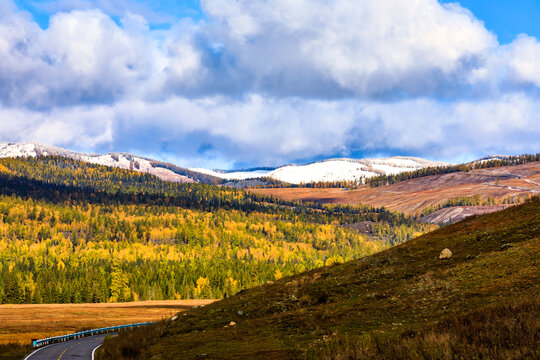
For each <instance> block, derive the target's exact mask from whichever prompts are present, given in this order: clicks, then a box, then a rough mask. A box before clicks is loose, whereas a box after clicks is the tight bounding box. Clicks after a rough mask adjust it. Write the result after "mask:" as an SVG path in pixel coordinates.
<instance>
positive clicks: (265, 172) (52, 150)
mask: <svg viewBox="0 0 540 360" xmlns="http://www.w3.org/2000/svg"><path fill="white" fill-rule="evenodd" d="M39 155H58V156H65V157H68V158H71V159H74V160H79V161H84V162H88V163H93V164H99V165H105V166H112V167H118V168H122V169H129V170H135V171H139V172H146V173H150V174H153V175H155V176H157V177H159V178H161V179H162V180H166V181H174V182H193V181H194V180H193V179H191V178H189V177H186V176H183V175H179V174H177V173H175V172H173V171H171V170H169V169H166V168H165V167H162V166H157V165H156V162H155V161H153V160H151V159H147V158H144V157H141V156H135V155H131V154H126V153H121V154H119V153H109V154H105V155H100V154H85V153H80V152H76V151H71V150H66V149H62V148H59V147H54V146H46V145H41V144H34V143H0V158H2V157H25V156H39ZM445 165H447V164H445V163H442V162H434V161H429V160H425V159H421V158H416V157H405V156H394V157H389V158H379V159H347V158H340V159H328V160H322V161H318V162H313V163H310V164H305V165H285V166H281V167H278V168H276V169H253V170H239V171H219V170H208V169H202V168H193V169H190V170H191V171H194V172H198V173H202V174H206V175H211V176H214V177H217V178H221V179H225V180H245V179H257V178H263V177H269V178H273V179H276V180H280V181H284V182H287V183H291V184H302V183H303V184H306V183H311V182H335V181H355V182H363V181H364V180H365V179H366V178H370V177H373V176H377V175H391V174H399V173H402V172H407V171H414V170H418V169H422V168H425V167H434V166H445Z"/></svg>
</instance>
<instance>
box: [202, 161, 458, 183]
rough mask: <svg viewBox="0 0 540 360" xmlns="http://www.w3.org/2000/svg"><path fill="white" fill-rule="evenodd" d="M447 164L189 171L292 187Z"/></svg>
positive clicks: (371, 163) (342, 163)
mask: <svg viewBox="0 0 540 360" xmlns="http://www.w3.org/2000/svg"><path fill="white" fill-rule="evenodd" d="M445 165H447V164H446V163H442V162H435V161H429V160H425V159H420V158H415V157H403V156H395V157H390V158H383V159H361V160H356V159H330V160H323V161H318V162H314V163H311V164H307V165H286V166H282V167H279V168H276V169H273V170H253V171H237V172H234V171H233V172H230V171H219V170H208V169H201V168H192V169H191V170H192V171H197V172H200V173H204V174H208V175H211V176H215V177H220V178H222V179H226V180H245V179H252V178H262V177H270V178H272V179H276V180H280V181H284V182H287V183H291V184H300V183H310V182H334V181H363V180H364V179H366V178H370V177H373V176H377V175H390V174H398V173H401V172H406V171H414V170H418V169H422V168H425V167H434V166H445Z"/></svg>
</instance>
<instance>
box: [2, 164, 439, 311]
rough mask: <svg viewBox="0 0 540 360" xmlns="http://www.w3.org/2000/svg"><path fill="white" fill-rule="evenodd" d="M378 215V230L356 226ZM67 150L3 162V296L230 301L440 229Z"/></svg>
mask: <svg viewBox="0 0 540 360" xmlns="http://www.w3.org/2000/svg"><path fill="white" fill-rule="evenodd" d="M362 221H370V222H375V223H378V224H379V225H378V226H374V227H373V228H374V229H375V230H374V231H373V233H372V234H361V233H359V232H357V231H354V230H353V229H351V228H350V227H348V226H347V225H348V224H354V223H358V222H362ZM431 228H432V226H431V225H426V224H419V223H416V222H414V221H413V220H412V219H411V218H409V217H405V216H404V215H402V214H398V213H393V212H390V211H387V210H385V209H376V208H372V207H352V206H331V207H330V206H322V205H320V204H300V203H296V202H286V201H282V200H277V199H274V198H267V197H263V196H260V195H255V194H252V193H247V192H244V191H242V190H237V189H230V188H225V187H217V186H211V185H204V184H198V183H196V184H179V183H170V182H164V181H161V180H159V179H158V178H156V177H154V176H151V175H148V174H142V173H138V172H133V171H128V170H121V169H117V168H110V167H104V166H99V165H92V164H87V163H82V162H77V161H74V160H70V159H67V158H63V157H54V156H50V157H38V158H17V159H1V160H0V303H72V302H73V303H79V302H117V301H132V300H154V299H156V300H157V299H190V298H221V297H226V296H230V295H233V294H235V293H237V292H238V291H240V290H242V289H245V288H248V287H252V286H255V285H258V284H261V283H265V282H267V281H272V280H275V279H279V278H280V277H282V276H285V275H290V274H294V273H298V272H301V271H304V270H307V269H310V268H314V267H319V266H323V265H328V264H332V263H335V262H343V261H346V260H350V259H353V258H358V257H361V256H365V255H368V254H371V253H374V252H376V251H380V250H382V249H384V248H386V247H388V246H390V245H391V244H396V243H400V242H403V241H406V240H408V239H410V238H412V237H413V236H415V235H418V234H420V233H423V232H426V231H428V230H429V229H431Z"/></svg>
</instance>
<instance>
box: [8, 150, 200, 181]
mask: <svg viewBox="0 0 540 360" xmlns="http://www.w3.org/2000/svg"><path fill="white" fill-rule="evenodd" d="M40 155H44V156H46V155H57V156H64V157H67V158H70V159H73V160H77V161H83V162H87V163H92V164H96V165H104V166H111V167H117V168H121V169H126V170H133V171H138V172H142V173H150V174H152V175H155V176H157V177H158V178H160V179H162V180H165V181H171V182H181V183H185V182H193V179H190V178H188V177H186V176H182V175H179V174H177V173H175V172H173V171H171V170H169V169H165V168H163V167H160V166H154V165H152V160H151V159H147V158H144V157H140V156H135V155H131V154H125V153H121V154H117V153H110V154H105V155H100V154H85V153H80V152H76V151H71V150H66V149H62V148H59V147H55V146H47V145H41V144H35V143H0V158H5V157H28V156H30V157H35V156H40Z"/></svg>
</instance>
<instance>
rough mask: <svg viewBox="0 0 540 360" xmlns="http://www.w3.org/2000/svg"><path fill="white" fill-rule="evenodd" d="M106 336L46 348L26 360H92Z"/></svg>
mask: <svg viewBox="0 0 540 360" xmlns="http://www.w3.org/2000/svg"><path fill="white" fill-rule="evenodd" d="M104 338H105V334H101V335H96V336H89V337H85V338H81V339H76V340H71V341H66V342H61V343H58V344H53V345H49V346H45V347H43V348H41V349H38V350H37V351H35V352H33V353H32V354H30V356H28V357H26V358H25V359H24V360H91V359H92V352H93V351H94V349H95V348H97V347H98V346H99V345H101V344H102V343H103V339H104Z"/></svg>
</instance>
